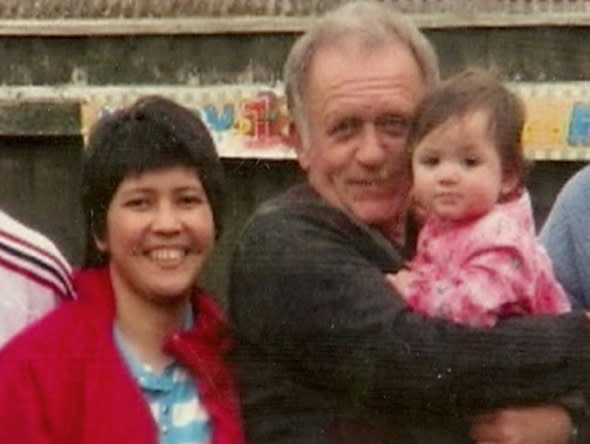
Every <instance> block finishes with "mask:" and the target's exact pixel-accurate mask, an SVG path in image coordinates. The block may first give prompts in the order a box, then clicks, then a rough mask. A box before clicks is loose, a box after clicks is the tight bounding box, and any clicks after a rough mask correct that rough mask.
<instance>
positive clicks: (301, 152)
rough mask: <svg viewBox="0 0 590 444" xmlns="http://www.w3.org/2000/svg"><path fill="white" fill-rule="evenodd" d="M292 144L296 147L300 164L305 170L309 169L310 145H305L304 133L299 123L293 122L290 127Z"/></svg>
mask: <svg viewBox="0 0 590 444" xmlns="http://www.w3.org/2000/svg"><path fill="white" fill-rule="evenodd" d="M290 134H291V137H290V144H291V146H292V147H293V148H294V149H295V153H296V154H297V162H299V166H300V167H301V169H302V170H303V171H307V170H308V169H309V163H310V159H309V151H310V150H309V147H308V146H305V143H304V141H303V135H302V134H301V131H300V130H299V128H297V125H295V124H294V123H291V128H290Z"/></svg>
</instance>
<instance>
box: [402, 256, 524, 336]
mask: <svg viewBox="0 0 590 444" xmlns="http://www.w3.org/2000/svg"><path fill="white" fill-rule="evenodd" d="M417 274H418V276H417V278H416V280H415V281H414V282H413V283H412V284H411V285H410V287H409V291H408V293H407V294H406V300H407V302H408V303H409V305H410V306H411V307H412V308H413V309H414V310H416V311H418V312H420V313H423V314H425V315H428V316H433V317H443V318H445V319H448V320H451V321H453V322H456V323H459V324H465V325H470V326H474V327H491V326H493V325H494V324H495V323H496V321H497V320H498V318H500V317H506V316H510V315H517V314H524V313H530V312H531V311H532V306H531V301H530V299H528V298H526V297H522V296H523V295H526V294H528V293H529V289H528V288H527V287H529V286H531V285H532V282H531V281H533V279H532V273H531V270H530V269H529V267H528V266H527V263H526V261H525V260H524V258H523V257H522V254H521V252H520V250H519V249H518V248H514V247H487V248H481V249H477V250H475V251H473V252H472V254H470V255H469V257H467V258H466V259H465V261H463V263H462V264H461V266H460V267H457V268H456V269H455V270H450V269H447V270H444V272H443V271H442V270H439V271H438V272H435V271H434V270H433V269H432V268H431V269H430V270H423V269H419V270H417Z"/></svg>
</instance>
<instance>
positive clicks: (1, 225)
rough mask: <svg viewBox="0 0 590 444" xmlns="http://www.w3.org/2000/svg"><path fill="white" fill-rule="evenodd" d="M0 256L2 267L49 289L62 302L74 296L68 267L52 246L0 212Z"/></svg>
mask: <svg viewBox="0 0 590 444" xmlns="http://www.w3.org/2000/svg"><path fill="white" fill-rule="evenodd" d="M0 255H1V259H2V264H3V265H2V266H3V267H4V268H9V269H10V270H12V271H14V272H15V273H17V274H19V275H20V276H22V278H23V279H29V280H34V281H37V282H39V283H40V284H41V285H43V286H46V287H48V288H51V289H52V291H54V292H55V293H56V294H59V296H60V297H61V298H63V299H66V300H67V299H72V298H73V297H74V295H73V290H72V286H71V281H70V273H71V268H70V265H69V263H68V261H67V260H66V259H65V258H64V256H63V255H62V253H61V252H60V250H59V249H58V247H57V246H56V245H55V243H54V242H53V241H52V240H51V239H49V238H48V237H47V236H45V235H44V234H42V233H40V232H38V231H36V230H34V229H33V228H30V227H28V226H27V225H25V224H24V223H22V222H20V221H18V220H17V219H15V218H14V217H12V216H10V215H9V214H7V213H6V212H4V211H1V210H0Z"/></svg>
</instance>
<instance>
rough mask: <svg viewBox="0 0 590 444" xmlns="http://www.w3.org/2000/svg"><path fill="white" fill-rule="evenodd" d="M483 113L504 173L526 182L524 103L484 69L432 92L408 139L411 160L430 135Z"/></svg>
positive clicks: (458, 76)
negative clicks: (457, 120) (449, 123)
mask: <svg viewBox="0 0 590 444" xmlns="http://www.w3.org/2000/svg"><path fill="white" fill-rule="evenodd" d="M479 110H483V111H485V112H487V113H488V118H489V123H488V125H489V127H488V129H489V132H490V135H491V136H492V138H493V140H494V143H495V146H496V149H497V150H498V154H499V156H500V160H501V163H502V169H503V172H504V173H507V172H509V173H511V174H515V177H518V178H519V181H518V183H517V185H518V187H519V188H520V187H522V186H524V184H525V181H526V175H527V160H526V158H525V155H524V150H523V146H522V140H521V136H522V130H523V127H524V123H525V118H526V112H525V107H524V104H523V102H522V100H521V99H520V98H519V97H518V96H517V95H516V94H515V93H514V92H512V91H510V90H509V89H508V88H507V87H506V86H505V85H503V84H502V82H501V81H500V79H499V78H498V77H496V76H495V75H493V74H492V73H490V72H488V71H484V70H482V69H475V68H472V69H468V70H465V71H463V72H461V73H459V74H456V75H454V76H452V77H450V78H449V79H448V80H446V81H445V82H442V83H441V84H440V85H439V86H438V87H437V88H435V89H434V90H432V91H431V92H430V93H429V94H428V95H427V96H426V97H425V98H424V100H423V101H422V103H421V104H420V105H419V106H418V109H417V110H416V114H415V116H414V120H413V123H412V125H411V126H410V130H409V133H408V139H407V145H406V146H407V153H408V158H409V159H411V157H412V154H413V152H414V149H415V148H416V146H417V145H418V144H419V143H420V141H421V140H422V139H423V138H424V137H425V136H426V135H427V134H429V133H430V132H431V131H433V130H434V129H436V128H438V127H439V126H440V125H442V124H444V123H445V122H447V121H448V120H449V119H451V118H454V117H464V116H466V115H467V114H468V113H472V112H475V111H479Z"/></svg>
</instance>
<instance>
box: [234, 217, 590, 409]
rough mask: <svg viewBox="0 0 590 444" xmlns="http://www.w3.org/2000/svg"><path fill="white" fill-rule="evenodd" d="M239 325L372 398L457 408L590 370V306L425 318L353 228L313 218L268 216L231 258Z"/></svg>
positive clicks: (291, 359) (296, 367) (328, 379)
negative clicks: (468, 324) (467, 323)
mask: <svg viewBox="0 0 590 444" xmlns="http://www.w3.org/2000/svg"><path fill="white" fill-rule="evenodd" d="M230 309H231V313H232V317H233V321H234V323H235V325H236V328H237V332H238V334H239V335H241V336H242V337H243V338H245V339H246V340H247V341H249V342H251V343H255V344H256V345H257V346H258V347H260V348H261V349H262V350H264V352H265V353H267V355H268V356H269V357H270V359H272V360H273V361H275V362H276V363H277V365H282V366H286V367H288V368H289V370H291V371H292V374H293V375H294V377H295V378H297V379H298V381H299V382H301V383H302V384H309V385H310V386H322V387H325V388H326V389H327V390H334V391H346V392H348V393H349V394H350V395H351V396H353V397H357V398H358V399H359V400H362V402H364V403H366V404H370V405H374V406H391V404H392V403H400V404H404V405H407V406H409V407H414V408H422V409H424V408H435V409H438V408H447V409H448V408H449V407H450V406H452V405H453V404H455V405H456V406H457V407H458V408H460V409H461V410H465V411H471V410H472V409H473V408H474V407H491V406H496V405H504V404H514V403H525V402H535V401H541V400H545V399H552V398H553V397H554V396H555V395H556V394H560V393H565V392H568V391H570V390H572V389H574V388H578V387H581V386H583V385H584V384H585V383H586V382H587V380H588V376H587V375H588V374H590V373H589V372H590V328H589V325H588V321H587V319H586V317H585V315H584V314H569V315H564V316H561V317H527V318H522V319H511V320H507V321H502V322H500V323H499V324H498V327H497V328H495V329H492V330H487V331H483V330H472V329H467V328H463V327H459V326H454V325H451V324H448V323H446V322H443V321H440V320H433V319H426V318H424V317H422V316H419V315H417V314H414V313H412V312H410V311H408V310H407V309H406V307H405V306H404V304H403V303H402V302H401V299H399V298H397V297H394V296H392V294H391V291H390V289H389V287H388V286H387V284H386V283H385V279H384V275H383V273H382V270H380V269H379V268H378V267H377V266H376V265H374V264H373V263H371V262H370V261H368V260H367V259H366V258H365V256H363V255H362V254H361V252H360V251H359V249H358V246H355V245H354V244H353V239H349V238H347V236H345V235H343V234H342V233H341V232H340V231H339V230H336V229H332V228H330V227H326V226H322V225H321V221H317V220H314V218H291V219H290V218H281V217H272V216H268V215H267V216H263V217H259V218H258V219H257V221H256V222H255V223H254V224H251V225H250V227H249V228H248V229H247V230H246V232H245V233H244V235H243V237H242V238H241V240H240V242H239V245H238V248H237V251H236V255H235V258H234V264H233V274H232V288H231V306H230Z"/></svg>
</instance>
